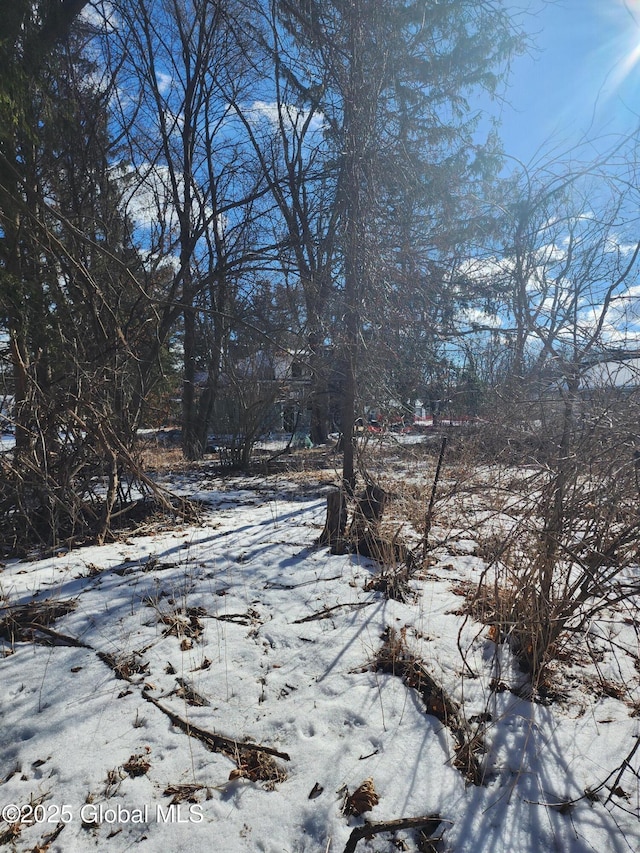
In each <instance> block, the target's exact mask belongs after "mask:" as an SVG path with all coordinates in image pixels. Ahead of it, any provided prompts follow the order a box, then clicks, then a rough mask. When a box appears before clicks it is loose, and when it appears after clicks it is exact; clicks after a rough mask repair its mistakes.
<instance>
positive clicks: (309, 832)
mask: <svg viewBox="0 0 640 853" xmlns="http://www.w3.org/2000/svg"><path fill="white" fill-rule="evenodd" d="M183 487H184V489H185V490H188V491H189V492H190V493H192V494H194V495H196V496H197V497H198V498H199V499H200V500H203V501H206V502H207V508H206V509H205V510H204V511H203V517H202V521H201V523H200V524H199V525H193V526H186V525H184V526H177V527H173V528H172V529H165V530H157V531H156V532H154V533H153V534H151V535H147V536H138V537H133V536H131V537H130V538H128V539H123V540H121V541H118V542H116V543H113V544H110V545H106V546H103V547H86V548H82V549H77V550H73V551H70V552H65V551H60V552H58V554H57V555H55V556H50V557H47V558H44V559H34V560H31V561H28V562H19V561H12V562H10V563H8V564H7V565H6V566H4V568H2V569H0V601H1V602H2V604H3V605H4V610H3V609H0V622H1V621H2V620H3V618H4V617H6V615H7V612H8V608H11V609H12V612H14V613H17V612H19V611H16V610H15V608H19V607H20V606H25V607H26V606H28V605H33V604H40V605H42V603H43V602H49V603H55V604H60V603H69V602H71V604H70V605H69V606H70V608H72V609H69V612H67V613H66V614H64V615H60V616H58V618H56V619H55V620H53V619H51V621H49V623H48V630H49V633H48V634H47V633H46V632H42V631H40V632H35V633H34V636H33V638H32V639H31V640H29V639H28V638H27V639H24V638H23V639H14V640H13V641H12V640H11V639H9V638H7V637H5V639H3V640H0V643H1V645H0V671H1V673H2V685H3V689H2V691H1V693H0V757H1V762H0V808H2V809H3V812H2V813H3V815H4V816H5V817H6V818H7V820H5V821H4V822H2V823H0V847H1V846H2V844H3V843H4V844H5V845H6V846H7V849H10V850H17V851H28V850H34V849H44V847H45V845H46V843H47V842H48V841H49V847H48V850H50V851H51V853H55V852H56V851H60V853H61V851H64V853H74V852H75V851H86V850H93V849H96V850H103V849H104V850H109V851H114V853H119V851H125V850H130V849H141V850H146V851H149V853H156V851H158V853H159V851H163V853H164V852H165V851H178V850H180V851H191V850H193V851H196V850H198V851H202V850H206V851H214V852H215V851H231V853H236V851H237V853H244V851H247V853H248V851H256V850H257V851H265V853H282V851H334V853H336V851H342V850H343V849H344V847H345V845H346V843H347V840H348V838H349V835H350V833H351V831H352V829H353V828H354V827H356V826H359V825H361V824H362V821H363V818H362V817H357V816H351V817H347V816H345V815H344V814H343V813H342V810H341V806H342V803H343V799H344V794H343V793H340V792H341V791H343V789H344V786H346V787H347V789H348V791H349V792H350V793H353V791H354V790H355V789H356V788H357V787H358V786H359V785H360V784H361V783H362V782H363V781H364V780H365V779H367V778H371V779H372V780H373V783H374V785H375V790H376V791H377V793H378V796H379V803H378V805H376V806H374V807H373V809H372V810H371V811H370V812H367V813H366V815H365V816H366V817H367V818H368V819H370V820H374V821H387V820H394V819H398V818H406V817H420V816H423V815H429V814H432V813H437V814H438V815H439V816H440V817H441V818H442V824H441V826H440V829H439V835H440V837H441V840H440V842H439V846H438V848H437V849H439V850H442V851H452V853H516V851H517V853H534V851H535V853H540V851H562V853H583V851H585V853H586V851H592V850H593V851H602V850H607V851H616V853H617V851H620V853H622V851H635V850H638V849H640V822H639V820H638V815H639V806H640V784H639V781H638V775H637V774H638V771H637V768H638V758H639V756H638V755H637V754H636V755H631V753H632V750H633V747H634V744H635V743H636V742H637V738H638V737H639V736H640V722H639V719H638V717H637V716H634V708H635V709H637V707H640V705H639V704H638V681H639V677H640V675H639V673H638V669H637V667H636V663H637V659H638V658H637V656H638V637H637V635H636V630H637V626H638V622H637V620H636V618H635V617H636V614H635V613H634V612H632V613H630V614H628V617H629V618H626V619H625V618H623V614H620V613H617V614H609V617H610V618H609V617H608V618H607V619H606V618H605V617H604V616H603V620H602V621H601V622H598V623H594V625H593V626H592V630H591V634H590V637H592V642H593V643H594V644H599V648H600V650H601V652H602V653H601V655H600V656H599V658H598V660H599V663H598V664H594V663H593V661H592V660H582V659H580V660H579V661H578V662H573V663H572V662H571V661H568V662H566V663H564V664H563V665H562V666H563V667H564V668H563V669H562V671H559V676H558V678H559V680H561V681H562V684H563V686H564V687H567V686H568V687H567V689H566V690H565V691H564V694H563V696H564V698H563V699H562V700H558V701H556V702H553V703H551V704H541V703H539V702H538V703H534V702H529V701H526V700H525V699H523V698H522V697H521V696H518V695H516V694H514V693H513V692H511V691H510V690H507V689H503V690H492V688H491V681H492V679H494V678H496V677H497V676H499V679H500V680H501V681H502V682H508V681H509V679H510V678H511V677H512V676H513V675H514V673H515V671H516V667H515V664H514V662H513V661H512V660H511V659H510V654H509V652H508V651H507V650H506V649H505V648H500V649H496V647H495V645H494V644H493V642H491V640H489V639H488V637H487V630H486V628H485V626H483V625H481V624H479V623H477V622H474V621H473V620H472V619H470V618H469V617H466V618H465V617H464V616H463V615H461V603H462V601H463V599H462V598H461V597H460V595H459V594H457V593H456V592H455V591H454V590H455V589H456V586H457V585H458V584H459V582H461V581H476V582H477V580H478V578H479V576H480V573H481V572H482V571H483V569H484V568H485V564H484V562H483V561H482V560H481V559H480V558H479V557H477V556H474V555H473V547H472V544H473V543H471V545H470V540H469V536H468V533H465V534H461V536H460V542H459V546H460V547H459V548H456V547H454V546H455V542H453V541H448V543H447V547H442V548H440V549H438V550H436V552H435V556H434V561H433V562H434V564H433V565H430V566H429V569H428V572H426V573H422V575H420V574H419V575H418V576H417V577H416V579H414V580H413V581H412V582H411V586H412V589H413V592H414V594H415V598H413V599H410V600H408V601H407V602H405V603H403V602H399V601H394V600H386V599H385V598H384V597H383V595H382V594H381V593H380V592H375V591H367V590H366V589H365V585H366V584H367V581H369V580H370V579H371V578H372V577H373V576H374V575H375V574H376V572H377V571H378V567H376V565H375V564H373V563H372V562H370V561H367V560H364V559H362V558H358V557H357V556H355V555H352V554H351V555H343V556H332V555H331V554H330V553H329V552H328V550H327V549H326V548H316V547H314V541H315V539H316V538H317V537H318V535H319V532H320V530H321V529H322V526H323V522H324V513H325V501H324V498H323V496H322V495H321V494H318V492H317V493H316V494H315V495H309V494H308V493H298V494H296V491H295V488H294V487H293V486H291V485H290V484H287V483H286V482H283V481H282V480H280V481H278V482H277V483H273V482H271V483H268V482H266V481H261V480H258V479H256V478H254V479H246V480H244V481H243V480H237V481H236V482H235V483H234V482H232V481H226V482H223V481H222V480H216V479H215V478H214V477H211V476H210V477H207V478H204V477H197V476H194V477H192V478H191V479H190V480H189V479H185V481H184V483H183ZM320 617H324V618H320ZM45 627H47V625H46V624H45ZM388 628H393V629H394V630H395V631H396V632H398V633H400V634H402V636H403V637H404V638H405V640H406V644H407V646H408V647H409V648H410V650H411V652H412V654H414V655H416V656H417V657H418V658H419V659H420V660H421V661H422V662H423V663H424V666H425V668H426V669H427V670H428V672H429V673H430V674H431V675H432V676H433V678H434V679H435V680H436V681H437V682H438V683H439V684H441V685H442V686H443V687H444V688H445V690H446V691H447V693H448V694H449V695H450V696H451V697H452V700H453V701H455V702H456V703H457V704H458V705H459V706H460V708H461V713H462V714H463V716H464V718H465V719H466V720H467V721H471V720H473V719H474V718H478V717H480V716H481V715H483V714H484V715H485V719H487V722H485V723H484V724H483V725H482V727H481V729H480V730H481V731H483V732H484V739H485V743H486V753H485V754H484V755H483V756H482V757H481V761H482V764H483V767H484V770H485V780H484V782H485V783H484V784H483V785H474V784H471V783H470V782H469V781H468V780H467V779H466V778H465V776H464V775H463V774H462V772H461V771H460V770H459V769H458V768H457V767H456V766H455V764H454V757H455V755H454V747H455V739H454V736H453V735H452V731H451V730H450V728H447V727H446V726H445V725H444V723H442V722H441V721H440V720H439V719H438V718H437V717H436V716H432V715H430V714H427V713H426V712H425V706H424V703H423V701H422V699H421V697H420V696H419V695H418V694H417V693H416V691H415V690H413V689H412V688H411V687H409V686H407V684H405V683H404V681H403V680H402V679H401V678H400V677H398V676H397V675H394V674H392V673H386V672H381V671H375V669H374V667H373V666H372V663H373V660H374V658H375V656H376V654H377V652H378V651H379V649H380V647H381V645H382V642H383V640H382V635H383V633H384V632H385V630H386V629H388ZM45 641H46V642H45ZM72 643H75V644H73V645H72ZM460 649H463V650H464V651H465V655H466V663H465V662H464V661H463V658H462V655H461V652H460ZM116 670H117V671H116ZM118 675H119V676H120V677H118ZM598 679H600V680H598ZM603 679H606V680H607V683H609V682H615V683H616V684H619V685H621V688H622V689H621V694H620V697H619V698H615V697H613V696H611V695H606V693H605V692H602V691H596V690H595V687H594V685H596V684H598V683H601V682H602V681H603ZM636 713H637V711H636ZM170 715H173V716H170ZM488 715H490V718H489V717H488ZM177 718H180V720H182V721H183V722H184V723H186V724H187V726H188V725H190V726H192V727H193V731H195V730H196V729H200V730H205V731H206V732H209V733H211V734H212V735H213V734H217V735H222V736H224V737H226V738H230V739H231V740H232V741H233V740H236V741H237V742H238V743H241V742H245V741H252V742H254V743H255V744H259V745H261V746H265V747H269V748H271V749H273V750H275V751H277V752H278V753H280V756H286V757H276V758H275V761H276V764H277V766H278V767H279V768H280V770H281V771H283V772H282V775H281V777H280V778H279V779H276V780H275V781H274V780H272V781H252V780H251V779H250V778H247V777H246V776H243V775H238V773H237V770H238V763H237V761H235V760H234V757H233V755H232V754H231V753H230V752H229V751H227V752H225V751H222V752H214V751H211V749H209V748H207V745H206V744H205V743H203V742H202V741H201V740H200V739H198V738H197V737H195V736H191V737H190V736H189V735H188V734H187V732H185V731H184V728H181V727H180V725H179V724H176V719H177ZM470 725H472V724H471V723H470ZM476 725H478V724H476ZM243 755H244V753H242V747H240V746H238V758H240V759H241V760H240V763H242V761H243V759H242V756H243ZM628 756H631V758H630V760H629V764H628V766H627V765H625V764H624V761H625V758H627V757H628ZM287 757H288V758H287ZM241 772H242V771H241ZM284 773H286V778H284ZM230 777H231V778H230ZM605 782H606V785H605V784H603V783H605ZM179 785H193V786H195V787H194V789H192V791H191V799H192V801H191V802H190V801H189V800H188V799H184V800H183V801H182V802H180V803H179V805H175V806H174V808H173V810H170V809H169V805H170V803H171V802H172V797H173V796H175V794H171V793H165V792H166V791H167V789H169V788H171V786H174V787H173V789H172V790H173V791H174V792H175V791H176V790H177V788H176V787H175V786H179ZM600 785H602V787H601V788H599V790H598V791H597V798H596V796H594V797H592V798H587V797H585V790H592V791H594V790H595V789H597V788H598V786H600ZM607 785H608V786H609V787H607ZM314 787H315V791H317V790H318V788H321V789H322V791H321V793H320V794H319V795H318V796H314V797H313V798H310V794H311V792H312V790H314ZM611 788H615V789H616V790H615V791H614V792H613V793H612V792H611V790H610V789H611ZM574 801H575V802H574ZM36 803H41V806H42V807H43V808H40V809H39V810H35V812H33V811H30V810H29V804H31V809H33V808H34V804H36ZM10 804H16V805H17V806H19V807H21V814H22V816H23V817H26V816H27V815H28V814H32V813H33V814H37V816H38V817H39V818H41V819H42V820H39V821H38V822H36V823H33V822H29V821H20V820H16V819H15V818H16V816H17V815H16V812H15V810H12V809H11V808H9V809H7V806H9V805H10ZM56 828H58V829H59V830H60V831H59V834H58V835H57V836H56V837H54V838H50V836H51V834H52V833H54V830H56ZM54 834H55V833H54ZM399 837H402V838H404V839H405V844H406V846H405V848H404V849H407V850H417V849H418V847H417V846H416V840H415V838H416V836H415V834H412V833H410V832H409V831H408V830H407V831H403V832H402V833H400V834H399ZM392 838H393V836H392V835H391V834H390V833H381V834H379V835H376V836H375V837H374V839H373V840H371V841H369V842H367V841H365V840H361V841H360V842H359V843H358V846H357V849H358V851H362V850H365V849H367V850H375V851H389V850H392V849H397V848H396V847H395V846H393V844H392ZM36 845H40V847H39V848H37V847H36ZM134 845H139V847H138V846H134Z"/></svg>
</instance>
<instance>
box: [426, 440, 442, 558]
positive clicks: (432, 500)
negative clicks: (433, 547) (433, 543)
mask: <svg viewBox="0 0 640 853" xmlns="http://www.w3.org/2000/svg"><path fill="white" fill-rule="evenodd" d="M446 446H447V436H446V435H443V436H442V444H441V445H440V455H439V456H438V464H437V465H436V473H435V474H434V477H433V485H432V486H431V497H430V498H429V506H428V507H427V514H426V515H425V519H424V538H423V540H422V559H423V560H424V558H425V557H426V556H427V551H428V550H429V533H430V532H431V521H432V518H433V505H434V503H435V501H436V489H437V488H438V480H439V479H440V469H441V468H442V460H443V459H444V451H445V448H446Z"/></svg>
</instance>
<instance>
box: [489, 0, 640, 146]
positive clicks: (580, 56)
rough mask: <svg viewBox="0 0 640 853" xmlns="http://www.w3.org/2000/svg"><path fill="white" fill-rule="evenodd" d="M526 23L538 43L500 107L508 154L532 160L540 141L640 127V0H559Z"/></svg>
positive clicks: (562, 141) (564, 142)
mask: <svg viewBox="0 0 640 853" xmlns="http://www.w3.org/2000/svg"><path fill="white" fill-rule="evenodd" d="M525 26H526V29H527V31H528V32H529V33H530V34H531V36H532V40H533V42H534V48H533V50H532V51H531V53H530V54H529V55H525V56H522V57H519V58H518V59H516V61H515V62H514V64H513V69H512V77H511V85H510V87H509V90H508V92H507V99H508V101H509V104H505V105H503V106H502V107H501V108H499V114H500V118H501V121H502V137H503V140H504V145H505V149H506V151H507V153H508V154H511V155H512V156H514V157H517V158H518V159H520V160H522V161H523V162H525V163H527V162H529V161H530V160H531V159H532V158H535V157H536V152H537V151H538V149H539V148H540V147H541V146H545V145H547V147H548V146H549V144H551V145H557V146H560V148H567V147H569V146H571V145H573V144H575V143H576V142H577V141H579V139H580V138H581V136H582V135H583V134H585V133H588V134H589V135H591V136H603V135H604V134H611V133H621V132H625V131H630V130H632V129H633V128H635V127H636V126H638V125H640V64H639V60H640V0H554V2H551V3H549V4H547V5H546V7H545V8H543V9H542V10H541V11H540V12H539V13H538V14H536V15H529V16H527V17H526V19H525ZM606 147H608V146H607V145H606V144H604V143H602V149H603V150H604V149H605V148H606Z"/></svg>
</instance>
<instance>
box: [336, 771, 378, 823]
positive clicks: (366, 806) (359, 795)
mask: <svg viewBox="0 0 640 853" xmlns="http://www.w3.org/2000/svg"><path fill="white" fill-rule="evenodd" d="M379 802H380V798H379V797H378V795H377V793H376V789H375V788H374V786H373V779H372V778H371V777H369V778H368V779H365V780H364V782H363V783H362V785H360V787H358V788H356V790H355V791H354V792H353V794H351V795H350V796H348V797H347V799H346V802H345V808H344V812H345V814H349V815H356V816H358V815H361V814H364V812H369V811H371V809H372V808H373V807H374V806H377V805H378V803H379Z"/></svg>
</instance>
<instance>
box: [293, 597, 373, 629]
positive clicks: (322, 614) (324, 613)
mask: <svg viewBox="0 0 640 853" xmlns="http://www.w3.org/2000/svg"><path fill="white" fill-rule="evenodd" d="M375 603H376V602H375V601H359V602H356V603H355V604H334V605H333V607H325V608H324V610H319V611H318V612H317V613H312V614H311V616H305V617H304V618H303V619H294V621H293V624H294V625H300V624H301V623H302V622H313V621H315V620H316V619H330V618H331V614H332V613H333V611H334V610H339V609H340V608H341V607H351V608H352V609H353V610H359V609H360V608H361V607H369V606H370V605H371V604H375Z"/></svg>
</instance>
